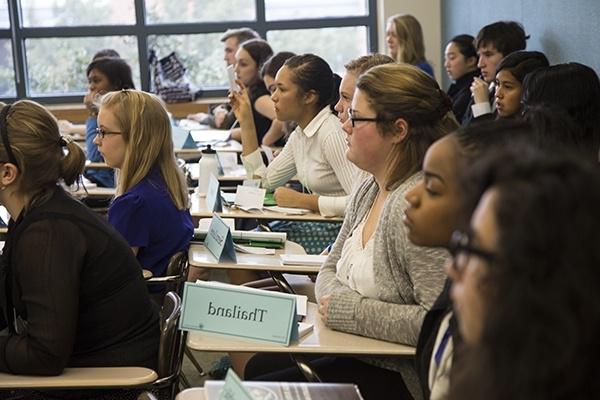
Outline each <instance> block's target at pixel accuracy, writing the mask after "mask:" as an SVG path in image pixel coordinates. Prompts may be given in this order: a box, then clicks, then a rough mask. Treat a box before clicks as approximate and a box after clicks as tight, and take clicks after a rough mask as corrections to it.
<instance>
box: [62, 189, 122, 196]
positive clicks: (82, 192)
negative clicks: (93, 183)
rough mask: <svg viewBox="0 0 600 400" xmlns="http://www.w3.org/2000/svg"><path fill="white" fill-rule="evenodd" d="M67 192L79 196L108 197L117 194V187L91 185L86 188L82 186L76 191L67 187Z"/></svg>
mask: <svg viewBox="0 0 600 400" xmlns="http://www.w3.org/2000/svg"><path fill="white" fill-rule="evenodd" d="M67 192H68V193H70V194H72V195H73V196H75V197H77V198H90V199H108V198H111V197H114V196H115V192H116V189H115V188H105V187H90V188H85V189H84V188H83V187H80V188H79V189H78V190H76V191H72V190H69V189H67Z"/></svg>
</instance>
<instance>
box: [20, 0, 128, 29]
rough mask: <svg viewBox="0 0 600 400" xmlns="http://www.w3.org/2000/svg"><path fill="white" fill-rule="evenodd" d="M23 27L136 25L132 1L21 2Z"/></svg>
mask: <svg viewBox="0 0 600 400" xmlns="http://www.w3.org/2000/svg"><path fill="white" fill-rule="evenodd" d="M21 10H22V15H23V26H26V27H50V26H88V25H124V24H134V23H135V7H134V4H133V0H21Z"/></svg>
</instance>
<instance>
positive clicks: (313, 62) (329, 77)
mask: <svg viewBox="0 0 600 400" xmlns="http://www.w3.org/2000/svg"><path fill="white" fill-rule="evenodd" d="M283 65H284V66H286V67H287V68H289V69H290V71H291V72H292V75H291V79H292V82H294V83H295V84H296V85H298V87H299V88H300V90H302V91H303V92H304V93H308V92H309V91H311V90H313V91H315V93H316V94H317V97H318V100H317V107H318V108H319V109H321V108H323V107H325V106H326V105H328V104H329V105H330V106H332V105H335V103H337V101H338V99H339V94H338V86H339V81H340V80H341V79H339V76H338V77H337V78H336V77H335V76H334V73H333V71H331V67H330V66H329V64H327V61H325V60H323V59H322V58H321V57H319V56H316V55H314V54H301V55H297V56H293V57H291V58H288V59H287V61H286V62H285V63H284V64H283Z"/></svg>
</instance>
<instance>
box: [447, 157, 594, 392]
mask: <svg viewBox="0 0 600 400" xmlns="http://www.w3.org/2000/svg"><path fill="white" fill-rule="evenodd" d="M469 181H470V183H471V190H472V191H473V192H474V193H475V194H477V195H481V194H483V193H484V192H485V191H486V190H489V189H491V188H494V189H495V190H497V193H498V198H497V200H496V201H495V203H494V204H495V206H494V207H495V210H494V214H495V221H496V225H497V235H498V242H497V243H498V244H497V251H496V254H497V258H496V260H495V261H494V262H493V263H491V264H490V265H489V267H488V268H487V270H488V273H487V274H486V277H485V282H484V284H485V285H486V287H490V288H493V291H491V292H490V293H491V295H490V296H491V298H490V299H488V301H487V303H488V304H492V306H490V307H488V310H486V315H485V321H484V328H483V332H482V337H481V339H480V343H479V344H478V345H476V346H473V347H472V348H470V349H468V351H467V353H466V354H463V358H461V360H460V363H459V364H460V365H459V364H456V365H455V369H454V372H455V374H454V376H453V384H452V388H451V398H452V399H467V398H468V399H486V400H495V399H498V400H500V399H503V400H504V399H513V400H514V399H517V400H518V399H527V400H531V399H544V400H547V399H582V398H592V397H594V396H595V395H597V393H598V392H599V391H600V379H598V373H597V372H596V363H597V361H596V360H597V359H598V357H600V342H599V341H598V337H599V336H600V295H599V294H598V293H599V292H598V288H597V286H598V283H599V282H600V268H599V266H600V246H599V244H600V229H598V226H597V221H599V220H600V207H598V204H600V171H598V168H597V167H596V166H594V165H592V164H589V163H586V162H583V161H580V160H577V159H576V158H573V157H570V156H567V155H564V154H559V153H558V152H550V151H548V150H546V151H540V150H539V149H533V148H524V147H521V148H520V149H514V148H513V149H505V150H503V151H500V152H495V153H493V154H490V155H488V156H487V157H485V158H484V159H483V160H481V162H480V163H479V164H477V165H475V166H474V167H473V168H472V174H471V176H470V180H469ZM486 293H488V292H487V291H486ZM586 394H587V395H586Z"/></svg>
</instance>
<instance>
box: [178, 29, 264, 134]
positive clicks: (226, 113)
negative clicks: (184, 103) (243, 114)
mask: <svg viewBox="0 0 600 400" xmlns="http://www.w3.org/2000/svg"><path fill="white" fill-rule="evenodd" d="M250 39H260V35H259V34H258V33H257V32H256V31H255V30H253V29H250V28H237V29H228V30H227V31H225V33H224V34H223V36H221V42H223V45H224V46H225V47H224V49H223V50H224V54H223V60H225V63H226V64H227V65H234V64H235V53H236V52H237V50H238V48H239V46H240V44H241V43H243V42H245V41H246V40H250ZM187 117H188V118H189V119H193V120H195V121H198V122H200V123H202V124H206V125H210V126H211V127H212V128H218V129H229V128H231V125H233V123H234V121H235V115H233V112H232V111H231V110H230V108H229V106H228V105H226V104H220V105H218V106H216V107H214V108H212V109H211V110H210V112H209V113H208V114H207V113H197V114H190V115H188V116H187Z"/></svg>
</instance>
